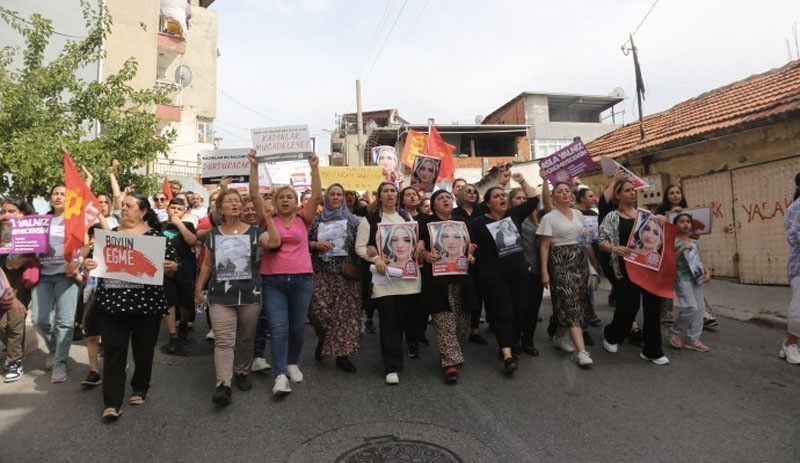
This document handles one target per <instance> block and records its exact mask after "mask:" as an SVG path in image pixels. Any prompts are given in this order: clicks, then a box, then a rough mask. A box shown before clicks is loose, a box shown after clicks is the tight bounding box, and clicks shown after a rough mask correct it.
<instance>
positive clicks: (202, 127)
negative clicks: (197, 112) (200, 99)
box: [197, 121, 214, 143]
mask: <svg viewBox="0 0 800 463" xmlns="http://www.w3.org/2000/svg"><path fill="white" fill-rule="evenodd" d="M197 141H198V142H200V143H214V124H213V123H211V122H209V121H197Z"/></svg>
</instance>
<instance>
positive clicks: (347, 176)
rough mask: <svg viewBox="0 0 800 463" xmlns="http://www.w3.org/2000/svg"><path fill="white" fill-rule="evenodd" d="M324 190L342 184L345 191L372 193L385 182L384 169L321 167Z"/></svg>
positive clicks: (370, 167) (374, 167)
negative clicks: (335, 184)
mask: <svg viewBox="0 0 800 463" xmlns="http://www.w3.org/2000/svg"><path fill="white" fill-rule="evenodd" d="M319 175H320V177H322V179H321V180H322V188H328V186H330V185H332V184H334V183H341V184H342V186H343V187H344V189H345V190H353V191H372V190H374V189H376V188H378V185H380V184H381V182H383V180H384V175H383V168H382V167H380V166H368V167H320V168H319Z"/></svg>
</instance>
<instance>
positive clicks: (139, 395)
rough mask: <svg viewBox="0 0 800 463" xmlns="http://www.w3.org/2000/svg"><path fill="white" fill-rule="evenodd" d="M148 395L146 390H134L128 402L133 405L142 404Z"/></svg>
mask: <svg viewBox="0 0 800 463" xmlns="http://www.w3.org/2000/svg"><path fill="white" fill-rule="evenodd" d="M146 397H147V394H146V393H144V392H134V393H133V395H132V396H131V398H130V400H128V403H130V404H131V405H142V404H143V403H144V401H145V399H146Z"/></svg>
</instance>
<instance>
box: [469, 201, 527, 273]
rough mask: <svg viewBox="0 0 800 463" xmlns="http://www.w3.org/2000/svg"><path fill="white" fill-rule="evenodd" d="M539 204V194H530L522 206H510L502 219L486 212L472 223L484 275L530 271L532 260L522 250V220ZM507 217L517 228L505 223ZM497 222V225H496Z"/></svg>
mask: <svg viewBox="0 0 800 463" xmlns="http://www.w3.org/2000/svg"><path fill="white" fill-rule="evenodd" d="M538 205H539V197H535V198H529V199H528V200H527V201H526V202H524V203H522V204H520V205H519V206H516V207H512V208H511V209H509V210H508V211H507V212H506V215H505V216H504V217H503V218H502V219H500V220H494V219H492V218H490V217H489V216H487V215H485V214H484V215H482V216H480V217H477V218H476V219H475V220H473V221H472V222H471V223H470V224H469V233H470V240H471V242H472V243H475V244H477V246H478V248H477V249H476V251H475V265H476V266H477V267H478V270H479V272H478V275H479V277H480V278H488V277H494V278H496V277H497V274H498V273H502V274H508V273H514V272H520V271H521V272H527V270H528V263H527V261H526V260H525V254H524V253H523V252H522V243H521V239H522V237H521V234H520V233H519V230H520V228H521V226H522V221H523V220H525V218H526V217H528V216H529V215H531V213H532V212H533V211H534V210H536V207H537V206H538ZM507 220H510V221H511V222H513V225H514V228H515V229H514V230H510V229H508V227H506V226H505V225H506V223H505V222H504V221H507ZM499 222H504V223H503V224H500V223H499ZM495 223H497V226H492V224H495ZM490 228H492V229H494V230H490ZM513 232H516V239H517V240H518V243H517V244H514V243H513V242H512V241H513V240H514V239H515V237H514V236H512V233H513Z"/></svg>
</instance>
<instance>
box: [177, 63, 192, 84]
mask: <svg viewBox="0 0 800 463" xmlns="http://www.w3.org/2000/svg"><path fill="white" fill-rule="evenodd" d="M175 82H176V83H177V84H178V85H180V86H181V87H188V86H189V84H191V83H192V70H191V69H190V68H189V66H186V65H184V64H181V65H180V66H178V68H177V69H175Z"/></svg>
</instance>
